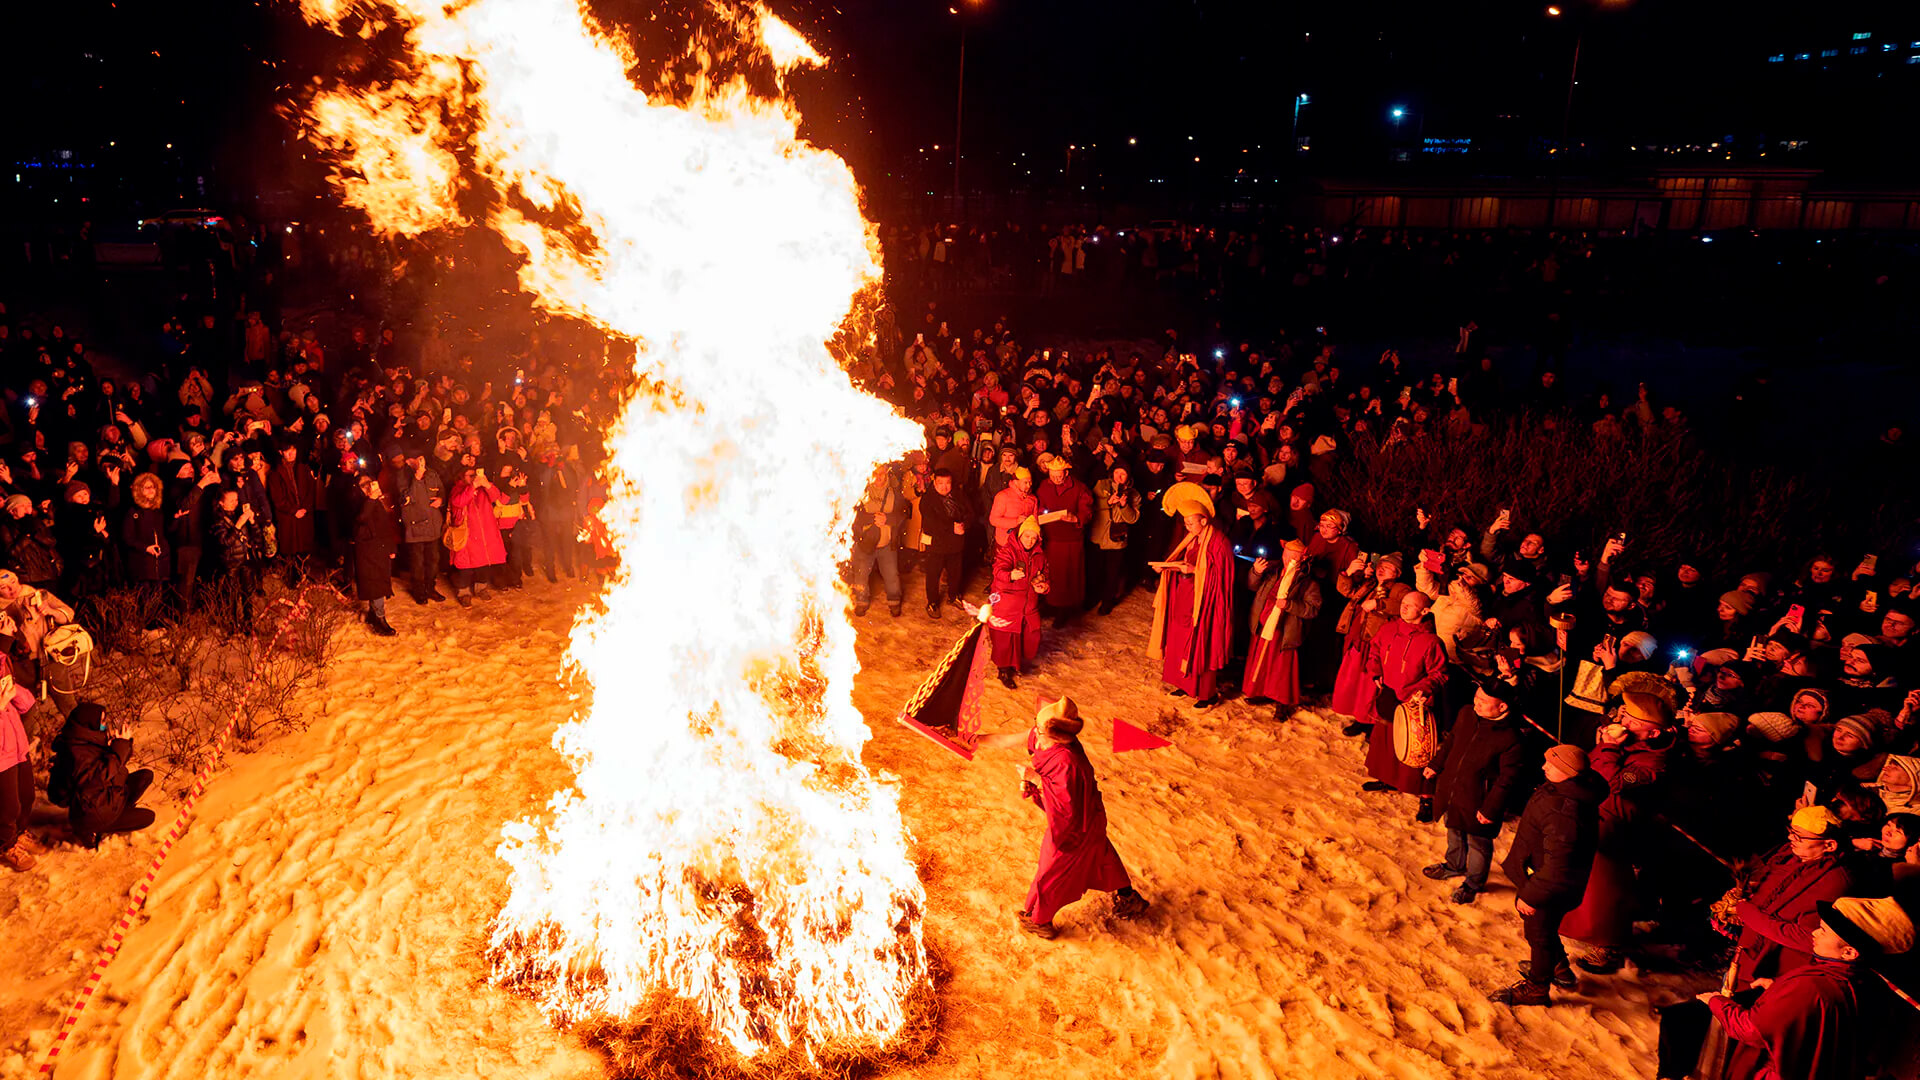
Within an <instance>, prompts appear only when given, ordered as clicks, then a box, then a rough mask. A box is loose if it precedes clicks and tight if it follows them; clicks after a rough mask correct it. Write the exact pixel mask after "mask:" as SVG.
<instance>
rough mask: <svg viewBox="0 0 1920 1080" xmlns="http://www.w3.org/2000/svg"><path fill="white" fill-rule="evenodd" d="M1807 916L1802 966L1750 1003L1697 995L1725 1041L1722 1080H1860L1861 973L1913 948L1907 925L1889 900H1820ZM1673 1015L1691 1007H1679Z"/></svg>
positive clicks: (1869, 1021) (1865, 990) (1867, 1019)
mask: <svg viewBox="0 0 1920 1080" xmlns="http://www.w3.org/2000/svg"><path fill="white" fill-rule="evenodd" d="M1815 908H1816V911H1817V914H1818V916H1819V922H1818V923H1817V924H1816V925H1815V926H1814V929H1813V932H1812V944H1813V954H1812V958H1811V959H1810V960H1809V961H1808V962H1807V963H1806V964H1803V965H1801V966H1800V967H1797V968H1794V969H1793V970H1792V971H1788V972H1785V973H1784V974H1781V975H1779V976H1777V977H1776V978H1774V979H1772V980H1771V981H1768V982H1767V983H1766V984H1765V987H1764V989H1762V990H1761V991H1760V994H1759V996H1758V997H1757V998H1756V997H1754V996H1753V994H1752V993H1751V992H1748V993H1746V994H1736V995H1728V994H1721V993H1712V992H1710V993H1704V994H1701V995H1699V997H1698V1000H1699V1001H1700V1002H1701V1003H1703V1004H1704V1005H1705V1006H1706V1008H1707V1009H1708V1010H1709V1011H1710V1012H1711V1013H1712V1015H1713V1016H1714V1017H1715V1018H1716V1019H1718V1020H1719V1021H1720V1024H1721V1026H1722V1027H1723V1028H1725V1030H1726V1033H1727V1037H1728V1038H1729V1039H1730V1040H1732V1044H1733V1045H1732V1051H1733V1053H1732V1056H1731V1059H1730V1060H1729V1061H1728V1062H1727V1068H1726V1071H1725V1072H1724V1073H1722V1075H1723V1076H1727V1077H1755V1078H1756V1080H1788V1078H1794V1080H1801V1078H1804V1080H1850V1078H1852V1077H1856V1076H1864V1075H1866V1071H1867V1065H1868V1062H1867V1060H1866V1059H1867V1055H1866V1053H1865V1052H1864V1051H1865V1049H1866V1045H1867V1042H1868V1037H1869V1035H1870V1033H1871V1031H1872V1027H1873V1023H1874V1018H1873V1016H1872V1014H1873V1012H1874V1011H1875V1010H1874V1009H1873V1008H1872V1002H1873V996H1874V995H1873V994H1872V987H1871V984H1872V982H1873V980H1872V978H1871V977H1870V976H1869V973H1868V972H1867V971H1866V970H1865V969H1866V967H1867V965H1869V964H1870V963H1874V962H1878V961H1884V960H1885V958H1887V957H1889V956H1898V955H1900V954H1902V953H1905V952H1908V951H1910V950H1911V949H1912V948H1913V941H1914V927H1913V919H1912V917H1910V916H1909V915H1908V914H1907V912H1906V910H1905V909H1904V908H1902V907H1901V906H1900V903H1899V901H1897V900H1894V899H1893V898H1891V897H1882V898H1878V899H1859V898H1855V897H1846V898H1843V899H1840V900H1835V901H1832V902H1828V901H1824V900H1823V901H1821V902H1819V903H1818V904H1816V905H1815ZM1897 1007H1898V1006H1896V1008H1897ZM1677 1008H1698V1006H1695V1005H1694V1004H1693V1003H1692V1002H1687V1003H1685V1005H1684V1006H1681V1007H1676V1009H1677ZM1676 1009H1669V1010H1666V1011H1669V1012H1671V1011H1676ZM1663 1019H1664V1015H1663ZM1675 1067H1678V1066H1675Z"/></svg>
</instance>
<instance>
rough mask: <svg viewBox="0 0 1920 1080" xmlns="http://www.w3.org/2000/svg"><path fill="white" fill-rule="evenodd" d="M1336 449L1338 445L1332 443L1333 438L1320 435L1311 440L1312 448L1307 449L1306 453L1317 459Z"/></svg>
mask: <svg viewBox="0 0 1920 1080" xmlns="http://www.w3.org/2000/svg"><path fill="white" fill-rule="evenodd" d="M1338 447H1339V444H1338V443H1336V442H1334V441H1333V436H1331V435H1321V436H1319V437H1318V438H1316V439H1314V440H1313V445H1312V446H1309V447H1307V452H1308V453H1310V454H1312V455H1313V456H1315V457H1319V456H1320V455H1321V454H1331V453H1333V452H1334V450H1336V449H1338Z"/></svg>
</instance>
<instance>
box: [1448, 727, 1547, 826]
mask: <svg viewBox="0 0 1920 1080" xmlns="http://www.w3.org/2000/svg"><path fill="white" fill-rule="evenodd" d="M1518 720H1519V717H1518V715H1517V714H1515V713H1514V712H1512V711H1508V713H1507V714H1506V715H1505V716H1503V717H1501V718H1500V719H1498V720H1482V719H1481V718H1480V714H1479V713H1476V712H1474V711H1473V706H1472V705H1463V706H1461V707H1460V712H1459V715H1457V716H1455V717H1454V720H1453V728H1452V730H1450V731H1448V732H1447V738H1446V741H1445V742H1442V743H1441V744H1440V750H1439V752H1438V753H1436V754H1435V755H1434V757H1433V761H1434V769H1435V771H1436V772H1438V773H1439V774H1440V776H1439V780H1438V784H1437V785H1436V787H1435V789H1434V801H1435V803H1437V804H1438V805H1439V806H1440V807H1441V808H1442V809H1443V810H1445V811H1446V814H1447V828H1449V829H1459V830H1461V831H1462V832H1465V833H1467V834H1468V835H1470V836H1498V835H1500V823H1501V822H1502V821H1503V820H1505V818H1506V814H1507V801H1508V800H1509V799H1510V798H1512V796H1513V789H1514V787H1515V785H1517V784H1518V783H1519V782H1520V774H1521V769H1522V767H1523V766H1522V763H1523V761H1524V758H1525V753H1526V752H1525V750H1524V749H1523V748H1522V746H1521V743H1520V730H1519V728H1517V727H1516V726H1515V725H1516V723H1517V722H1518ZM1476 814H1485V815H1486V817H1487V821H1488V824H1485V825H1483V824H1481V823H1480V820H1479V819H1478V818H1477V817H1475V815H1476Z"/></svg>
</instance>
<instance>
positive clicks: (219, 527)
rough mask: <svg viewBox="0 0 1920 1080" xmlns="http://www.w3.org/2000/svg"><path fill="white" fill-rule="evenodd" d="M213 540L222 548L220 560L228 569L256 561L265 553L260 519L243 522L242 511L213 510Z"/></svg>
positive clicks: (236, 568) (215, 544)
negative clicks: (241, 518)
mask: <svg viewBox="0 0 1920 1080" xmlns="http://www.w3.org/2000/svg"><path fill="white" fill-rule="evenodd" d="M211 531H212V533H213V542H214V546H216V547H218V548H219V549H220V561H221V564H222V565H224V566H225V567H226V568H227V569H228V570H230V571H231V570H238V569H241V568H243V567H247V566H250V565H252V564H253V563H256V562H258V561H259V560H260V558H261V557H262V556H263V555H264V554H265V552H266V548H265V547H264V546H263V545H264V539H263V537H262V536H261V533H260V523H259V522H258V521H248V522H245V523H242V522H241V520H240V511H238V510H222V509H219V508H215V510H214V511H213V529H212V530H211Z"/></svg>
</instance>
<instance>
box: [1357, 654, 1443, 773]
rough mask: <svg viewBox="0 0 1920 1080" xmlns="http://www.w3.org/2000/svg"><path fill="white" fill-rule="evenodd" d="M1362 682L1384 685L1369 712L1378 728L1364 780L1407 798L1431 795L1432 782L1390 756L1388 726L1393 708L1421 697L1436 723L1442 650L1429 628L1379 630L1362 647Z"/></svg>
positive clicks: (1369, 748) (1372, 736)
mask: <svg viewBox="0 0 1920 1080" xmlns="http://www.w3.org/2000/svg"><path fill="white" fill-rule="evenodd" d="M1367 676H1368V679H1369V681H1371V680H1372V679H1373V678H1375V677H1378V678H1379V679H1380V680H1382V681H1383V682H1384V683H1385V684H1386V685H1384V686H1383V687H1381V688H1380V695H1379V698H1378V700H1377V702H1376V704H1375V706H1374V707H1375V709H1376V710H1377V711H1378V713H1379V716H1380V721H1381V722H1380V723H1376V724H1374V725H1373V731H1372V732H1371V733H1370V734H1369V735H1368V736H1367V775H1368V776H1371V777H1373V778H1374V779H1375V780H1379V781H1381V782H1383V783H1388V784H1392V785H1393V786H1394V787H1395V788H1397V789H1399V790H1401V791H1404V792H1406V793H1407V794H1409V795H1431V794H1432V793H1433V781H1431V780H1429V779H1427V778H1426V777H1425V776H1423V775H1421V772H1420V770H1419V769H1416V768H1414V767H1412V766H1411V765H1408V764H1406V763H1405V762H1402V761H1401V760H1400V756H1399V755H1398V754H1396V753H1394V752H1393V724H1392V720H1393V710H1394V708H1395V707H1397V706H1398V705H1399V704H1400V703H1401V702H1403V701H1405V700H1406V699H1408V698H1410V697H1412V696H1413V695H1415V694H1418V693H1423V692H1424V693H1426V694H1427V695H1428V697H1427V715H1429V716H1431V717H1432V718H1433V721H1434V723H1435V724H1438V723H1439V722H1440V719H1441V717H1440V700H1439V692H1440V684H1441V683H1443V682H1445V681H1446V678H1447V650H1446V648H1445V647H1444V646H1442V645H1441V644H1440V635H1438V634H1436V633H1434V632H1433V624H1432V623H1431V622H1429V621H1428V620H1426V619H1421V620H1420V621H1419V622H1418V623H1410V622H1408V621H1406V620H1405V619H1401V618H1397V617H1396V618H1395V619H1394V620H1393V621H1392V622H1390V623H1388V624H1387V625H1386V626H1384V627H1382V628H1381V629H1380V632H1379V633H1378V634H1375V635H1374V636H1373V643H1372V644H1371V645H1369V646H1368V647H1367Z"/></svg>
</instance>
